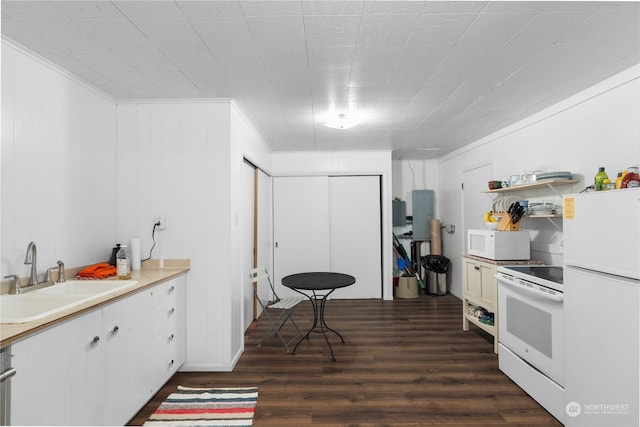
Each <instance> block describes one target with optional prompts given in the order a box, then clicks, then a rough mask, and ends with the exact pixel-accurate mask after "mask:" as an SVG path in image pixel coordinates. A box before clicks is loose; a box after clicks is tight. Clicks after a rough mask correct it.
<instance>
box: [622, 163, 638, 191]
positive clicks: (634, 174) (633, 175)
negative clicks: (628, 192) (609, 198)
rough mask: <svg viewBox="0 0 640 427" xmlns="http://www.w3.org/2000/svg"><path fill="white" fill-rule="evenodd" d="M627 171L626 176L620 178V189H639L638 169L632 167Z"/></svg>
mask: <svg viewBox="0 0 640 427" xmlns="http://www.w3.org/2000/svg"><path fill="white" fill-rule="evenodd" d="M627 170H628V172H627V174H626V175H625V176H624V177H623V178H622V182H621V183H620V188H635V187H640V175H639V174H638V167H637V166H632V167H630V168H629V169H627Z"/></svg>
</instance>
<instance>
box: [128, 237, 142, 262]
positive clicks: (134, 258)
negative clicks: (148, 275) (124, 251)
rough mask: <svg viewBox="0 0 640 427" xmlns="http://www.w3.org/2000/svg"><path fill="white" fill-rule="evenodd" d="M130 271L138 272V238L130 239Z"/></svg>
mask: <svg viewBox="0 0 640 427" xmlns="http://www.w3.org/2000/svg"><path fill="white" fill-rule="evenodd" d="M129 247H130V250H131V269H132V270H140V238H139V237H132V238H131V245H130V246H129Z"/></svg>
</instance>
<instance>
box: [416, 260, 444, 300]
mask: <svg viewBox="0 0 640 427" xmlns="http://www.w3.org/2000/svg"><path fill="white" fill-rule="evenodd" d="M421 261H422V266H423V267H424V268H425V269H426V270H427V290H426V293H427V294H429V295H438V296H442V295H446V294H447V276H448V273H449V268H450V267H451V261H450V260H449V258H447V257H446V256H442V255H426V256H423V257H422V258H421Z"/></svg>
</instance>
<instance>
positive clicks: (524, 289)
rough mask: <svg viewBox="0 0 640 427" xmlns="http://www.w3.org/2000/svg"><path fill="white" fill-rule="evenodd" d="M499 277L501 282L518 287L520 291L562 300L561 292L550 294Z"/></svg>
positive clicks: (553, 299) (557, 300)
mask: <svg viewBox="0 0 640 427" xmlns="http://www.w3.org/2000/svg"><path fill="white" fill-rule="evenodd" d="M500 279H501V280H500V281H501V282H502V283H504V284H505V285H508V286H511V287H512V288H514V289H519V290H521V291H524V292H528V293H530V294H533V295H536V296H539V297H542V298H545V299H550V300H552V301H556V302H562V301H563V300H564V295H563V294H561V293H556V294H550V293H548V292H544V291H541V290H539V289H536V288H529V287H528V286H522V285H520V284H516V283H513V282H511V281H510V280H508V279H507V280H504V278H500Z"/></svg>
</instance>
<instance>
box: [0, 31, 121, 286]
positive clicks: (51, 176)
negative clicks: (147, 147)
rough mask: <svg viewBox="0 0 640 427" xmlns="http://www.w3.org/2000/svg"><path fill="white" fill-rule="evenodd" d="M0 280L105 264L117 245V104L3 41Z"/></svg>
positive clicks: (37, 58) (63, 72) (57, 69)
mask: <svg viewBox="0 0 640 427" xmlns="http://www.w3.org/2000/svg"><path fill="white" fill-rule="evenodd" d="M1 161H2V165H1V170H2V172H1V173H2V178H1V183H2V208H1V209H2V214H1V218H2V230H1V236H2V247H1V252H0V254H1V259H2V263H1V266H0V277H3V276H5V275H7V274H18V275H20V276H27V275H28V273H29V266H28V265H24V264H23V261H24V257H25V251H26V248H27V244H28V243H29V242H30V241H34V242H35V243H36V245H37V248H38V272H39V273H41V277H40V280H42V279H43V277H42V274H43V273H44V271H45V270H46V269H47V268H48V267H53V266H55V265H56V261H57V260H62V261H63V262H64V263H65V264H66V265H67V266H76V267H77V266H82V265H87V264H91V263H95V262H98V261H107V260H108V259H109V257H110V255H111V248H112V247H113V244H114V243H115V241H116V228H117V224H116V200H117V199H116V107H115V103H114V102H113V100H110V99H109V98H107V97H105V96H104V95H102V94H100V93H98V92H97V91H95V90H93V89H91V88H89V87H88V86H86V85H84V84H83V83H81V82H79V81H78V80H76V79H75V78H74V77H73V76H71V75H69V74H68V73H66V72H65V71H64V70H61V69H59V68H57V67H55V66H52V65H51V64H48V63H47V62H45V61H44V60H42V59H40V58H39V57H37V56H35V55H31V54H29V53H28V52H26V51H24V50H23V49H21V48H19V47H17V46H14V45H13V44H11V43H9V42H8V41H5V40H3V41H2V151H1Z"/></svg>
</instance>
